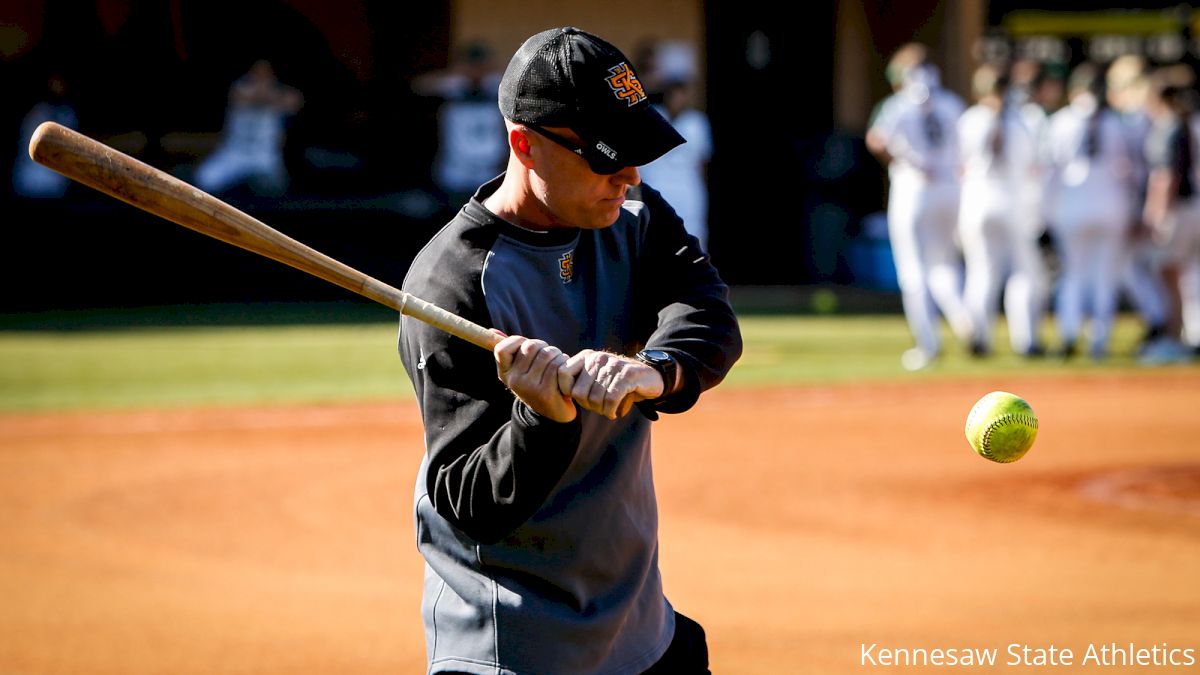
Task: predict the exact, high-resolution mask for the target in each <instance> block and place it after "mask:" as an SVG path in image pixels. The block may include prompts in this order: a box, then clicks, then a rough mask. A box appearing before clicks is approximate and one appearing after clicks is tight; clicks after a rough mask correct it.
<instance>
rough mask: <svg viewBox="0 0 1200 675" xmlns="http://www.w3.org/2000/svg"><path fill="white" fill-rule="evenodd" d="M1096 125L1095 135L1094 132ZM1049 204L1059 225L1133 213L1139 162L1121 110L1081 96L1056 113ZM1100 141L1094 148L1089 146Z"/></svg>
mask: <svg viewBox="0 0 1200 675" xmlns="http://www.w3.org/2000/svg"><path fill="white" fill-rule="evenodd" d="M1093 128H1094V133H1093ZM1046 142H1047V150H1048V160H1049V163H1050V172H1049V182H1048V184H1047V192H1046V199H1047V202H1046V208H1047V214H1048V216H1049V220H1050V222H1051V223H1054V224H1055V225H1057V226H1059V227H1063V226H1066V225H1067V224H1068V223H1072V222H1077V221H1079V220H1080V219H1090V218H1093V217H1101V218H1102V217H1105V216H1107V217H1109V218H1112V217H1113V216H1114V215H1117V214H1119V215H1120V217H1121V219H1122V220H1123V221H1128V220H1129V219H1130V218H1131V217H1132V216H1133V206H1134V195H1133V175H1132V171H1133V167H1134V164H1133V161H1132V157H1131V154H1130V148H1129V145H1128V141H1127V138H1126V135H1125V131H1124V130H1123V129H1122V127H1121V123H1120V121H1119V120H1118V119H1117V116H1116V114H1115V113H1113V112H1112V111H1110V110H1100V111H1097V110H1096V103H1095V99H1093V98H1092V97H1090V96H1079V97H1076V99H1075V100H1074V101H1072V102H1071V104H1070V105H1068V106H1066V107H1065V108H1063V109H1062V110H1059V111H1058V112H1056V113H1054V114H1053V115H1052V116H1051V117H1050V126H1049V129H1048V133H1047V137H1046ZM1091 142H1094V143H1095V144H1096V148H1095V150H1094V152H1092V151H1090V150H1089V148H1088V145H1089V143H1091Z"/></svg>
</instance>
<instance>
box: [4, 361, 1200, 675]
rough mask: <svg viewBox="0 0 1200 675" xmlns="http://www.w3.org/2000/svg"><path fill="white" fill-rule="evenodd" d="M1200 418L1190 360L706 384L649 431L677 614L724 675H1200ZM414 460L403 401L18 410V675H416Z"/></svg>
mask: <svg viewBox="0 0 1200 675" xmlns="http://www.w3.org/2000/svg"><path fill="white" fill-rule="evenodd" d="M991 389H1006V390H1009V391H1015V392H1017V393H1019V394H1022V395H1023V396H1025V397H1026V398H1027V399H1028V400H1029V401H1030V402H1031V403H1032V404H1033V406H1034V408H1035V409H1036V410H1037V412H1038V413H1039V415H1040V417H1041V430H1040V435H1039V438H1038V442H1037V444H1036V445H1035V446H1034V448H1033V449H1032V450H1031V451H1030V453H1029V455H1028V456H1027V457H1026V458H1025V459H1023V460H1022V461H1021V462H1019V463H1017V464H1013V465H1003V466H1002V465H997V464H992V463H990V462H987V461H985V460H983V459H980V458H978V457H976V456H975V455H973V454H972V453H971V451H970V449H969V448H968V447H967V445H966V441H965V440H964V438H963V436H962V424H963V420H964V418H965V416H966V413H967V411H968V410H969V409H970V406H971V404H972V403H973V402H974V401H975V399H976V398H978V397H979V396H980V395H982V394H984V393H986V392H987V391H989V390H991ZM1198 403H1200V374H1198V373H1197V372H1196V371H1195V370H1192V369H1189V370H1183V371H1162V372H1154V373H1147V374H1145V375H1100V374H1095V375H1086V376H1078V377H1074V378H1060V377H1054V378H1038V379H1016V380H1004V379H1001V380H991V381H988V382H986V383H980V382H966V381H929V380H924V381H921V382H907V383H897V384H886V385H869V386H868V385H854V386H836V387H827V388H807V389H788V390H765V391H748V390H732V389H731V390H724V391H716V392H713V393H711V394H710V395H709V396H708V397H706V398H705V399H704V400H703V401H702V402H701V404H700V405H699V406H698V407H697V408H696V410H694V411H692V412H691V413H689V414H687V415H684V416H679V417H674V418H670V419H665V420H664V421H663V422H660V423H659V424H658V426H657V427H656V431H655V434H656V435H655V453H656V454H655V464H656V466H655V473H656V481H657V484H658V489H659V495H660V506H661V518H662V532H661V540H662V552H661V561H662V566H663V569H664V574H665V579H666V588H667V593H668V596H669V597H670V598H671V599H672V601H673V602H674V603H675V605H676V606H677V607H678V608H679V609H680V610H681V611H683V612H685V613H687V614H690V615H692V616H694V617H695V618H697V619H699V620H700V621H701V622H702V623H703V624H704V625H705V626H706V628H707V629H708V632H709V640H710V645H711V648H712V660H713V667H714V668H713V669H714V672H716V673H722V674H724V673H785V672H786V673H809V672H811V673H831V672H855V671H862V672H873V671H879V672H889V671H891V670H893V669H890V668H889V667H887V666H886V665H884V664H883V663H881V662H880V659H881V658H883V659H884V660H885V661H886V658H887V657H886V655H887V654H889V652H887V651H885V650H901V651H902V650H905V649H908V650H915V649H917V648H924V649H927V650H932V649H935V648H941V649H947V650H950V649H965V648H972V649H995V650H997V653H998V656H997V664H998V665H997V666H996V667H995V668H992V669H982V668H981V669H967V670H969V671H971V672H986V671H989V670H995V671H1003V672H1021V671H1025V670H1032V671H1036V670H1040V669H1039V668H1035V667H1030V668H1029V669H1026V668H1022V667H1017V666H1013V667H1010V666H1008V665H1005V664H1006V662H1009V661H1010V659H1014V658H1016V657H1015V656H1012V655H1011V654H1012V652H1011V651H1010V650H1011V648H1010V647H1009V645H1018V646H1019V647H1018V651H1017V653H1018V654H1021V655H1022V656H1021V658H1022V663H1024V659H1025V658H1026V656H1028V658H1031V659H1036V658H1037V656H1038V654H1039V652H1038V651H1036V650H1042V652H1041V654H1042V656H1043V658H1045V657H1046V654H1047V653H1048V650H1049V648H1050V647H1052V646H1053V647H1054V648H1055V649H1056V650H1060V651H1058V652H1057V653H1058V658H1059V659H1061V658H1062V652H1061V650H1062V649H1063V648H1067V649H1070V650H1072V652H1073V659H1074V660H1073V663H1071V664H1070V665H1071V667H1069V668H1067V671H1068V672H1125V671H1126V669H1124V668H1120V667H1104V666H1101V665H1096V664H1094V663H1090V662H1089V664H1086V665H1085V664H1084V663H1082V661H1083V659H1084V656H1085V653H1086V652H1087V650H1088V649H1089V648H1091V647H1094V648H1095V649H1096V650H1101V649H1103V650H1104V651H1103V652H1102V653H1111V652H1109V651H1108V650H1109V647H1111V646H1112V644H1113V643H1116V646H1117V647H1119V648H1121V649H1127V648H1128V645H1129V644H1130V643H1134V645H1135V647H1136V648H1145V649H1147V650H1148V651H1149V650H1150V649H1151V648H1155V647H1156V648H1158V650H1159V651H1161V652H1162V653H1164V654H1165V653H1167V650H1169V649H1177V650H1184V649H1191V650H1193V652H1194V654H1195V658H1196V660H1197V662H1200V577H1198V576H1197V570H1198V569H1200V443H1198V442H1197V438H1198V437H1200V415H1198V414H1197V404H1198ZM420 439H421V432H420V424H419V420H418V418H417V415H416V411H415V408H414V407H413V406H412V405H410V404H395V405H362V406H337V407H281V408H264V409H252V410H246V409H234V410H186V411H154V412H119V413H104V414H98V413H95V414H93V413H89V414H83V413H79V414H60V415H49V414H36V415H7V416H0V597H2V598H3V602H0V672H3V673H16V674H23V673H38V674H50V673H89V674H109V673H111V674H114V675H116V674H121V675H133V674H143V673H145V674H148V673H178V674H183V673H196V674H201V673H203V674H206V675H212V674H234V673H417V672H422V671H423V669H424V643H423V636H422V631H421V625H420V619H419V612H418V607H419V592H420V588H421V582H420V579H421V560H420V558H419V556H418V555H417V553H416V549H415V545H414V543H413V530H412V516H411V494H412V481H413V477H414V475H415V472H416V469H417V464H418V458H419V454H420V452H421V440H420ZM1164 645H1165V647H1164ZM1028 650H1035V651H1028ZM1185 655H1186V654H1185V653H1184V652H1182V651H1177V652H1175V657H1176V658H1177V659H1182V658H1183V657H1184V656H1185ZM1114 658H1116V656H1115V655H1114ZM864 663H865V665H864ZM1061 665H1065V664H1061ZM1195 668H1200V663H1198V665H1197V666H1194V667H1193V668H1184V669H1182V670H1185V671H1186V670H1193V669H1195ZM894 670H895V671H896V672H920V671H922V670H929V671H941V670H946V668H944V667H942V668H938V667H934V666H929V667H928V668H919V667H900V668H896V669H894ZM951 670H959V671H961V670H964V669H963V668H952V669H951ZM1051 670H1055V669H1054V668H1051ZM1158 670H1168V671H1172V672H1174V671H1179V670H1180V669H1178V668H1171V667H1168V666H1162V667H1154V666H1150V667H1146V668H1139V669H1138V672H1155V671H1158Z"/></svg>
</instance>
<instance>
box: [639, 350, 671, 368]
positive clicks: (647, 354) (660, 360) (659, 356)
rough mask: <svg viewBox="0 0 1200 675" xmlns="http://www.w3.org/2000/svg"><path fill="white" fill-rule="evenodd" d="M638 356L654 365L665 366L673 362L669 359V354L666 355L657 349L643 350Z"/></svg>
mask: <svg viewBox="0 0 1200 675" xmlns="http://www.w3.org/2000/svg"><path fill="white" fill-rule="evenodd" d="M640 355H641V357H642V358H643V359H645V360H646V361H647V362H649V363H654V364H664V365H665V364H668V363H671V362H672V361H673V360H674V359H672V358H671V355H670V354H668V353H666V352H664V351H661V350H658V349H643V350H642V351H641V353H640Z"/></svg>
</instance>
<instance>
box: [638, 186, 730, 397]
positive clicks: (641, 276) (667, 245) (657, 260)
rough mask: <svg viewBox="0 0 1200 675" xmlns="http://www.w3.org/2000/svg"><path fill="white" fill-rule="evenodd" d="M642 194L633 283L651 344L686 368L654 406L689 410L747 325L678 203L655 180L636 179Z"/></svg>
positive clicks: (717, 376) (715, 380)
mask: <svg viewBox="0 0 1200 675" xmlns="http://www.w3.org/2000/svg"><path fill="white" fill-rule="evenodd" d="M637 196H638V197H640V199H641V201H642V202H643V203H644V204H645V206H646V210H645V212H644V213H643V214H642V218H643V219H644V221H643V222H644V227H645V230H644V235H643V239H642V249H641V251H640V256H639V260H638V264H637V267H636V272H635V274H636V275H637V282H636V283H635V285H634V288H635V289H636V291H635V294H636V297H635V298H634V301H633V304H634V306H635V307H636V312H637V322H638V324H637V325H638V329H639V332H640V334H642V335H645V336H647V337H646V340H645V346H646V347H652V348H655V349H661V350H663V351H665V352H668V353H670V354H671V355H672V356H674V357H675V359H676V360H677V361H678V362H679V367H680V369H681V372H682V374H683V386H682V387H681V388H680V390H679V391H677V392H676V393H675V394H673V395H671V396H669V397H668V398H666V399H664V400H662V401H660V402H659V403H657V404H656V406H655V408H656V409H657V410H658V411H659V412H666V413H679V412H684V411H685V410H688V409H689V408H691V407H692V406H693V405H695V403H696V401H697V400H698V399H699V397H700V394H701V393H702V392H704V391H706V390H708V389H710V388H712V387H714V386H716V385H717V384H719V383H720V382H721V380H723V379H724V378H725V375H726V374H728V373H729V370H730V369H731V368H732V367H733V364H734V362H736V361H737V359H738V357H740V356H741V354H742V335H741V330H740V329H739V327H738V321H737V317H736V316H735V315H734V313H733V308H732V307H731V306H730V304H729V287H728V286H726V284H725V282H723V281H722V280H721V277H720V275H718V274H717V270H716V268H715V267H713V265H712V262H711V261H710V260H709V257H708V255H707V254H706V253H705V252H704V251H703V250H701V248H700V244H699V242H698V241H697V240H696V238H695V237H693V236H691V235H689V234H688V233H687V231H686V230H685V229H684V227H683V221H682V220H680V218H679V216H678V215H676V213H675V211H674V209H672V208H671V206H670V205H669V204H667V202H666V201H665V200H664V199H663V198H662V196H661V195H659V193H658V192H657V191H655V190H654V189H653V188H652V187H649V186H646V185H641V186H638V193H637Z"/></svg>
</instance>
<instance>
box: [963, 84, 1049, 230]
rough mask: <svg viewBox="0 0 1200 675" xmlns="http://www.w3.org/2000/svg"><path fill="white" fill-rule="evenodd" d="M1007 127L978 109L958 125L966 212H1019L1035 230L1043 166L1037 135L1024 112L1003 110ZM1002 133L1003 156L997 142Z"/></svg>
mask: <svg viewBox="0 0 1200 675" xmlns="http://www.w3.org/2000/svg"><path fill="white" fill-rule="evenodd" d="M1003 124H1004V126H1003V128H1002V129H1000V130H997V128H996V125H997V114H996V112H995V111H994V110H993V109H992V108H990V107H988V106H985V105H975V106H972V107H971V108H970V109H968V110H967V111H966V112H965V113H963V115H962V117H961V118H959V121H958V142H959V152H960V156H961V158H962V167H963V199H964V200H965V201H966V202H968V204H965V205H964V208H968V207H969V208H972V209H984V210H987V211H993V210H994V211H1003V212H1009V213H1012V212H1014V208H1013V207H1014V206H1016V207H1017V208H1016V209H1015V211H1016V215H1017V216H1018V217H1019V218H1020V221H1021V224H1022V225H1023V226H1028V227H1033V223H1035V222H1036V218H1037V208H1038V204H1039V201H1040V194H1041V165H1040V162H1039V159H1038V146H1037V136H1036V133H1037V131H1036V130H1035V129H1032V128H1030V125H1029V120H1028V119H1027V116H1026V115H1025V114H1023V113H1022V111H1020V110H1014V109H1012V108H1004V119H1003ZM997 131H999V132H1000V134H1001V136H1000V138H1001V141H1000V149H1001V151H1000V154H999V155H998V156H997V155H996V153H995V152H994V150H993V139H994V138H995V134H996V133H997Z"/></svg>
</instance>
